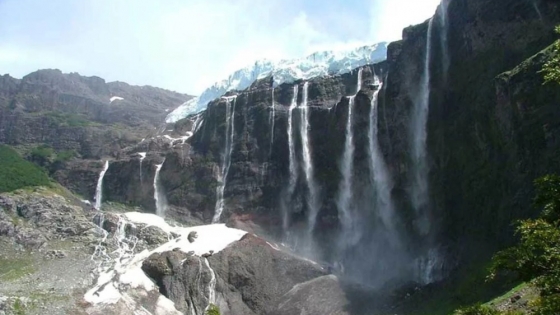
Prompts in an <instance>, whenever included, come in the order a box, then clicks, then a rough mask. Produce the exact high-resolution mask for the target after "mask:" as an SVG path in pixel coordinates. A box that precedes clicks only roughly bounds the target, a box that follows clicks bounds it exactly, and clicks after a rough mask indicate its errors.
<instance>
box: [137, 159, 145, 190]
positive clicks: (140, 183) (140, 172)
mask: <svg viewBox="0 0 560 315" xmlns="http://www.w3.org/2000/svg"><path fill="white" fill-rule="evenodd" d="M138 155H139V156H140V184H142V182H143V180H142V161H144V159H145V158H146V152H138Z"/></svg>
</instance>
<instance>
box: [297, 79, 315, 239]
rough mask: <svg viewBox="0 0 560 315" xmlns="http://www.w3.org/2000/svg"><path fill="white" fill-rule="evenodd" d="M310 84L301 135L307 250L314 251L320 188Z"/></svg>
mask: <svg viewBox="0 0 560 315" xmlns="http://www.w3.org/2000/svg"><path fill="white" fill-rule="evenodd" d="M308 87H309V83H308V82H305V83H304V84H303V102H302V104H301V111H300V114H301V116H300V117H301V119H300V133H301V142H302V148H303V169H304V172H305V180H306V182H307V189H308V196H307V211H308V214H307V240H306V241H307V244H306V245H307V247H308V248H307V249H308V250H311V249H312V240H313V230H314V229H315V223H316V221H317V215H318V213H319V188H318V187H317V183H316V182H315V174H314V170H313V161H312V159H311V146H310V145H309V107H308V106H307V90H308Z"/></svg>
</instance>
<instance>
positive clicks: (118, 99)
mask: <svg viewBox="0 0 560 315" xmlns="http://www.w3.org/2000/svg"><path fill="white" fill-rule="evenodd" d="M122 100H124V98H122V97H120V96H113V97H111V98H110V99H109V103H113V102H114V101H122Z"/></svg>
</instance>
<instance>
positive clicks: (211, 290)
mask: <svg viewBox="0 0 560 315" xmlns="http://www.w3.org/2000/svg"><path fill="white" fill-rule="evenodd" d="M204 264H205V265H206V268H208V270H209V271H210V282H209V283H208V306H206V310H208V308H209V307H210V304H216V273H214V270H213V269H212V268H211V267H210V263H209V262H208V259H207V258H204Z"/></svg>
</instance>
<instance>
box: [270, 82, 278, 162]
mask: <svg viewBox="0 0 560 315" xmlns="http://www.w3.org/2000/svg"><path fill="white" fill-rule="evenodd" d="M274 105H275V104H274V88H272V104H271V105H270V107H271V109H272V111H271V113H270V153H269V154H272V145H273V144H274V121H275V119H276V117H275V116H276V109H275V108H274V107H275V106H274Z"/></svg>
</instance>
